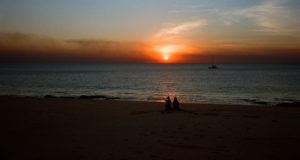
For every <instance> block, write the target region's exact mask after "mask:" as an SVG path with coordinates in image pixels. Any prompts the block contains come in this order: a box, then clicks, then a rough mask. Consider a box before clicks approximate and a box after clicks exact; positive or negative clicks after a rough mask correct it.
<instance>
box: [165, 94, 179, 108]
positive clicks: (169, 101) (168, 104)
mask: <svg viewBox="0 0 300 160" xmlns="http://www.w3.org/2000/svg"><path fill="white" fill-rule="evenodd" d="M165 101H166V108H165V109H166V111H169V110H171V109H172V107H171V103H172V101H171V100H170V97H169V96H168V97H167V98H166V100H165ZM173 110H179V102H178V100H177V98H176V97H174V100H173Z"/></svg>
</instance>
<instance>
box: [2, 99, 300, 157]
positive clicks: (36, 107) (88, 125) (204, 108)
mask: <svg viewBox="0 0 300 160" xmlns="http://www.w3.org/2000/svg"><path fill="white" fill-rule="evenodd" d="M0 100H1V107H0V108H1V111H0V123H1V132H0V136H1V143H0V159H1V160H10V159H15V160H19V159H32V160H34V159H45V160H47V159H49V160H50V159H51V160H52V159H72V160H77V159H91V160H95V159H101V160H106V159H107V160H131V159H136V160H140V159H144V160H145V159H151V160H156V159H161V160H177V159H178V160H179V159H180V160H181V159H187V160H199V159H205V160H214V159H228V160H229V159H230V160H232V159H237V160H239V159H243V160H245V159H246V160H247V159H249V160H253V159H264V160H265V159H270V160H276V159H284V160H286V159H300V152H299V146H300V106H298V107H284V106H281V107H266V106H241V105H210V104H182V105H181V107H182V108H183V109H184V110H185V111H172V112H163V110H164V104H163V103H156V102H133V101H118V100H116V101H114V100H103V101H95V100H84V99H63V98H32V97H12V96H10V97H8V96H2V97H0Z"/></svg>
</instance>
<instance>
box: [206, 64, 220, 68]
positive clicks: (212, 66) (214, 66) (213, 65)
mask: <svg viewBox="0 0 300 160" xmlns="http://www.w3.org/2000/svg"><path fill="white" fill-rule="evenodd" d="M208 69H218V67H217V65H215V64H212V65H211V66H210V67H208Z"/></svg>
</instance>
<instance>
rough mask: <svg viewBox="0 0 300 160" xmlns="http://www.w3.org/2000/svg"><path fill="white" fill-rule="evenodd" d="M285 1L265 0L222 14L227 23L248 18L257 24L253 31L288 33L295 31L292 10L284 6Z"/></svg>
mask: <svg viewBox="0 0 300 160" xmlns="http://www.w3.org/2000/svg"><path fill="white" fill-rule="evenodd" d="M285 2H286V0H267V1H264V2H263V3H261V4H259V5H255V6H251V7H248V8H243V9H236V10H233V11H226V12H224V13H223V16H224V18H225V19H227V20H226V21H225V22H226V23H227V24H232V22H234V21H235V22H236V20H237V19H239V20H241V19H242V20H244V19H245V18H248V20H252V22H254V23H255V25H256V26H257V28H255V29H254V30H255V31H259V32H267V33H273V34H281V35H289V34H292V33H293V32H294V31H295V24H293V23H294V22H295V20H294V19H292V18H291V17H294V16H293V15H292V14H293V13H292V11H291V10H290V9H289V8H288V7H285V6H284V3H285ZM292 27H294V28H292Z"/></svg>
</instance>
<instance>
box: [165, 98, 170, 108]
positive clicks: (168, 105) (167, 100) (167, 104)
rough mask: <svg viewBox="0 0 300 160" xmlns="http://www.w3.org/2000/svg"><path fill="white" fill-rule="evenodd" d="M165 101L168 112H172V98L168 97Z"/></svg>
mask: <svg viewBox="0 0 300 160" xmlns="http://www.w3.org/2000/svg"><path fill="white" fill-rule="evenodd" d="M165 101H166V111H169V110H171V100H170V97H169V96H168V97H167V99H166V100H165Z"/></svg>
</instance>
